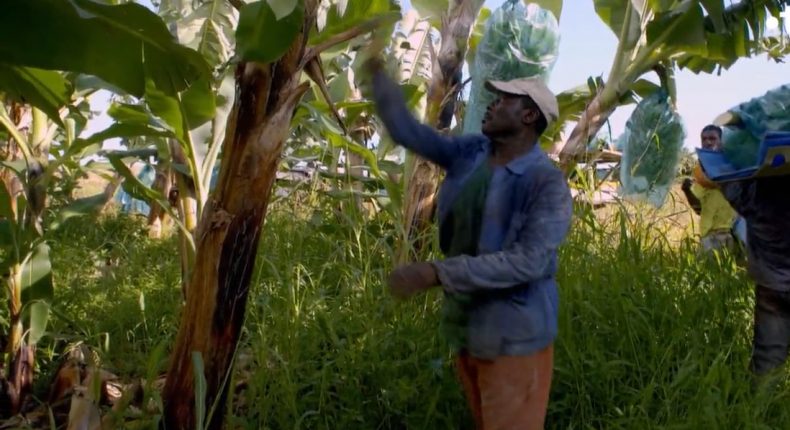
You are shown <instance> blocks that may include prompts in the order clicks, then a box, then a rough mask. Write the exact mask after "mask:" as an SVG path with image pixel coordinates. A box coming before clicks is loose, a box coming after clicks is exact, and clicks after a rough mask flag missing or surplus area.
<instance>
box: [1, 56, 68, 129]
mask: <svg viewBox="0 0 790 430" xmlns="http://www.w3.org/2000/svg"><path fill="white" fill-rule="evenodd" d="M0 61H2V60H0ZM2 92H4V93H6V95H8V96H9V97H11V98H12V99H14V100H17V101H20V102H22V103H29V104H31V105H33V106H35V107H37V108H39V109H41V111H42V112H44V113H46V114H47V116H48V117H49V118H50V119H52V121H54V122H55V123H57V124H59V125H63V122H62V121H61V119H60V113H59V110H60V108H61V107H63V106H65V105H66V104H68V102H69V99H70V98H71V93H72V86H71V83H70V82H69V81H68V80H67V79H66V78H65V77H63V75H62V74H60V73H58V72H53V71H51V70H41V69H35V68H32V67H18V66H13V65H10V64H6V63H2V62H0V93H2Z"/></svg>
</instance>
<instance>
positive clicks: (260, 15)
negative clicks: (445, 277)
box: [163, 0, 397, 429]
mask: <svg viewBox="0 0 790 430" xmlns="http://www.w3.org/2000/svg"><path fill="white" fill-rule="evenodd" d="M319 6H320V7H319ZM393 16H397V7H396V6H395V5H394V4H392V3H391V2H390V1H389V0H374V1H368V2H345V1H342V2H325V3H322V4H321V5H319V3H318V2H317V1H315V0H304V1H296V0H294V1H277V2H274V1H258V2H253V3H248V4H245V5H242V6H241V10H240V14H239V23H238V26H237V28H236V55H237V57H238V59H239V62H238V64H237V65H236V66H235V87H236V91H235V94H236V99H235V101H234V103H233V108H232V110H231V114H230V117H229V119H228V124H227V126H226V130H227V132H226V134H225V140H224V141H223V144H222V162H221V163H220V172H219V177H218V179H217V183H216V187H215V189H214V191H213V193H212V195H211V197H210V198H209V200H208V202H207V205H206V207H205V209H204V211H203V215H202V217H201V218H200V224H199V226H198V229H197V232H196V249H197V253H196V262H195V266H194V270H193V272H192V273H191V275H190V277H189V287H188V291H189V293H188V294H187V301H186V307H185V308H184V310H183V313H182V317H181V322H180V325H179V331H178V335H177V337H176V344H175V347H174V350H173V355H172V359H171V362H170V368H169V371H168V378H167V384H166V386H165V389H164V393H163V399H164V405H165V424H166V425H167V427H168V428H189V429H192V428H197V427H199V428H203V426H205V427H208V428H220V427H221V426H222V422H223V415H224V411H225V404H226V402H227V395H228V387H229V383H228V381H229V379H230V377H231V373H230V372H231V370H232V363H233V357H234V354H235V351H236V345H237V342H238V339H239V334H240V332H241V327H242V323H243V320H244V314H245V308H246V300H247V295H248V293H249V286H250V281H251V276H252V271H253V269H254V265H255V256H256V254H257V250H258V242H259V239H260V234H261V225H262V222H263V220H264V218H265V216H266V211H267V207H268V202H269V197H270V195H271V191H272V186H273V184H274V179H275V174H276V171H277V168H278V166H279V165H280V157H281V155H282V150H283V147H284V143H285V141H286V139H287V138H288V136H289V133H290V128H291V122H292V119H293V115H294V111H295V108H296V106H297V105H298V103H299V102H300V100H301V99H302V96H303V95H304V93H305V92H306V91H307V90H308V89H309V88H310V82H309V81H306V80H303V72H305V71H307V69H308V68H315V67H316V66H317V64H316V62H317V61H319V59H320V54H321V53H322V52H325V51H327V50H328V49H330V48H334V47H337V46H338V45H339V44H342V43H345V42H348V41H349V40H351V39H353V38H355V37H358V36H360V35H362V34H364V33H365V32H367V31H369V30H370V29H372V28H374V27H376V26H378V25H380V24H381V21H382V19H384V18H385V17H387V18H389V19H392V17H393ZM393 22H394V21H393ZM316 30H317V31H316ZM319 66H320V65H319ZM196 386H199V387H202V388H201V389H200V390H196V389H195V388H196ZM198 396H199V397H198Z"/></svg>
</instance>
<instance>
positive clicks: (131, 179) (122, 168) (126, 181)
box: [107, 154, 167, 207]
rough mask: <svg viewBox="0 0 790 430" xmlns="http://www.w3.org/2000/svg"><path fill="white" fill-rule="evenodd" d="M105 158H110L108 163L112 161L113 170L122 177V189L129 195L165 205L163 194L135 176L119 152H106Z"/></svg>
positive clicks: (150, 202)
mask: <svg viewBox="0 0 790 430" xmlns="http://www.w3.org/2000/svg"><path fill="white" fill-rule="evenodd" d="M107 158H108V159H109V160H110V163H112V166H113V167H114V168H115V171H116V172H118V174H119V175H121V177H122V178H123V183H122V184H121V186H122V187H123V190H124V191H126V192H127V193H128V194H129V195H130V196H132V197H133V198H135V199H138V200H142V201H144V202H148V203H149V204H156V203H159V204H160V205H163V207H167V201H166V200H165V196H163V195H162V193H159V192H157V191H156V190H154V189H152V188H151V187H148V186H146V185H145V184H143V183H142V182H141V181H140V179H138V178H137V176H136V175H135V174H134V172H132V170H131V169H129V166H127V165H126V163H124V162H123V158H124V156H122V155H121V154H108V155H107Z"/></svg>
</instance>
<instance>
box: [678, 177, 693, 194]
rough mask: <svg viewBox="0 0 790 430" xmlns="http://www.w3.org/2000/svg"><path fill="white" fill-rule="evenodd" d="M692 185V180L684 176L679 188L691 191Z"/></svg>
mask: <svg viewBox="0 0 790 430" xmlns="http://www.w3.org/2000/svg"><path fill="white" fill-rule="evenodd" d="M692 186H694V181H693V180H692V179H691V178H686V179H684V180H683V185H681V187H680V188H681V189H682V190H684V191H691V187H692Z"/></svg>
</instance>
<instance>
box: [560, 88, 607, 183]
mask: <svg viewBox="0 0 790 430" xmlns="http://www.w3.org/2000/svg"><path fill="white" fill-rule="evenodd" d="M603 94H604V93H598V94H597V95H596V96H595V98H593V100H592V102H590V104H589V105H587V108H586V109H585V110H584V112H583V113H582V115H581V117H580V118H579V121H578V122H577V123H576V126H575V127H574V128H573V131H571V134H570V136H569V137H568V140H567V141H566V142H565V145H564V146H563V147H562V148H561V150H560V154H559V156H560V164H561V165H562V166H563V167H564V169H565V170H566V172H568V171H569V169H572V165H573V162H574V161H575V160H576V159H578V158H579V157H580V156H581V155H582V154H583V153H584V152H585V150H586V148H587V142H589V141H590V139H592V138H593V136H595V135H596V133H598V131H600V130H601V128H602V127H603V125H604V124H606V121H607V120H608V119H609V117H610V116H611V115H612V113H613V112H614V110H615V108H616V105H615V104H614V103H605V101H604V99H603Z"/></svg>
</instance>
